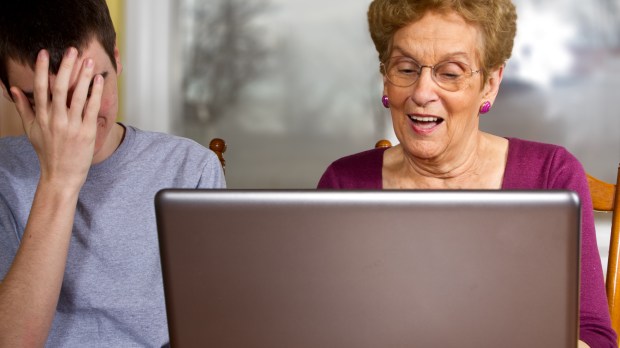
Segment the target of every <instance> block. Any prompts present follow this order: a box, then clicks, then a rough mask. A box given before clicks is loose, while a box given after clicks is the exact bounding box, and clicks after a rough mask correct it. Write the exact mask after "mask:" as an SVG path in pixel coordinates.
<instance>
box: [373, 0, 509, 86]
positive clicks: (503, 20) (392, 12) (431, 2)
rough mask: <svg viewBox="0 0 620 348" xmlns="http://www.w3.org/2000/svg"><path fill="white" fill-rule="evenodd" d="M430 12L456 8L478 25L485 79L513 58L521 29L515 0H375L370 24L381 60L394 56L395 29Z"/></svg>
mask: <svg viewBox="0 0 620 348" xmlns="http://www.w3.org/2000/svg"><path fill="white" fill-rule="evenodd" d="M428 12H438V13H449V12H456V13H457V14H459V15H460V16H461V17H463V19H465V21H466V22H468V23H470V24H472V25H474V26H476V27H478V29H479V30H480V34H481V37H482V42H481V43H480V45H479V46H478V57H479V59H480V62H479V63H480V64H481V70H482V73H483V78H484V80H486V78H487V76H488V72H489V71H490V70H493V69H495V68H498V67H500V66H501V65H503V64H504V63H505V62H506V61H507V60H508V58H510V54H511V53H512V45H513V42H514V37H515V35H516V32H517V24H516V21H517V13H516V10H515V6H514V5H513V4H512V1H511V0H373V1H372V3H371V4H370V7H369V8H368V27H369V31H370V36H371V38H372V41H373V42H374V44H375V48H376V49H377V52H378V53H379V61H380V62H385V61H386V60H387V59H388V58H389V57H390V54H391V50H392V38H393V37H394V33H396V31H398V30H399V29H401V28H403V27H405V26H407V25H409V24H411V23H413V22H415V21H417V20H419V19H421V18H422V17H423V16H424V15H425V14H426V13H428Z"/></svg>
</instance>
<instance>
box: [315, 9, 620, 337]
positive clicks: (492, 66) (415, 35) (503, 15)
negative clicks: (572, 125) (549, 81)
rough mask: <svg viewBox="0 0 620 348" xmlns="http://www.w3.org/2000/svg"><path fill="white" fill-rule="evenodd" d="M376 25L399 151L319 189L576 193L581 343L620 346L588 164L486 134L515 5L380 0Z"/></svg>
mask: <svg viewBox="0 0 620 348" xmlns="http://www.w3.org/2000/svg"><path fill="white" fill-rule="evenodd" d="M368 22H369V26H370V34H371V36H372V40H373V42H374V44H375V47H376V49H377V51H378V52H379V60H380V62H381V64H380V69H381V73H382V74H383V86H384V87H383V97H382V98H381V101H382V103H383V105H384V106H385V107H386V108H389V109H390V112H391V115H392V122H393V125H394V131H395V133H396V137H397V138H398V140H399V141H400V144H399V145H397V146H394V147H392V148H389V149H387V150H386V149H375V150H370V151H366V152H362V153H359V154H355V155H352V156H348V157H345V158H341V159H339V160H337V161H335V162H334V163H332V164H331V165H330V166H329V168H328V169H327V170H326V172H325V173H324V174H323V176H322V178H321V180H320V182H319V185H318V187H319V188H335V189H380V188H385V189H570V190H573V191H576V192H577V193H578V194H579V196H580V198H581V202H582V206H583V219H582V223H583V226H582V234H583V235H582V264H581V272H582V274H581V296H580V340H581V341H582V342H580V344H581V345H584V342H585V343H587V344H588V345H590V346H591V347H612V346H613V347H615V346H616V334H615V332H614V331H613V330H612V329H611V327H610V319H609V313H608V309H607V301H606V297H605V291H604V288H603V276H602V269H601V263H600V260H599V254H598V249H597V246H596V237H595V232H594V222H593V214H592V204H591V201H590V196H589V191H588V186H587V185H588V184H587V182H586V177H585V174H584V171H583V168H582V166H581V164H580V163H579V162H578V161H577V159H576V158H575V157H574V156H573V155H571V154H570V153H569V152H567V151H566V150H565V149H564V148H561V147H558V146H554V145H547V144H541V143H535V142H530V141H525V140H521V139H516V138H502V137H498V136H495V135H492V134H488V133H485V132H482V131H480V130H479V128H478V123H479V116H480V114H484V113H486V112H488V111H489V109H490V108H491V107H492V105H493V103H494V101H495V98H496V96H497V93H498V91H499V86H500V82H501V81H502V76H503V73H504V64H505V62H506V60H507V59H508V58H509V57H510V54H511V50H512V45H513V39H514V36H515V32H516V12H515V8H514V5H513V4H512V3H511V1H510V0H469V1H468V0H375V1H373V2H372V3H371V5H370V8H369V10H368ZM532 315H535V313H533V314H532Z"/></svg>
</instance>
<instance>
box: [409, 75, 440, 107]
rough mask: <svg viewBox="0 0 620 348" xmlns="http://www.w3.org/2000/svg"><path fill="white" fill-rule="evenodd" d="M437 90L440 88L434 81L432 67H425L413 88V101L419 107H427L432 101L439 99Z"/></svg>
mask: <svg viewBox="0 0 620 348" xmlns="http://www.w3.org/2000/svg"><path fill="white" fill-rule="evenodd" d="M425 68H428V69H425ZM437 88H439V86H438V85H437V83H435V80H433V77H432V69H431V67H427V66H424V67H422V68H421V71H420V77H419V78H418V80H417V81H416V82H415V83H414V84H413V85H412V86H411V99H413V101H414V102H415V103H416V104H417V105H420V106H423V105H426V104H428V103H429V102H430V101H433V100H436V99H437V93H436V91H437Z"/></svg>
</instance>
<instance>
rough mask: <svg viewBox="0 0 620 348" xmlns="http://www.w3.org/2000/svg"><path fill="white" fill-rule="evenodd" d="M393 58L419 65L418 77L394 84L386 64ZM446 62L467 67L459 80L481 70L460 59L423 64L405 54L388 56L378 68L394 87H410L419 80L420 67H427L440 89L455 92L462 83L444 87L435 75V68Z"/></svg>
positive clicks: (468, 77)
mask: <svg viewBox="0 0 620 348" xmlns="http://www.w3.org/2000/svg"><path fill="white" fill-rule="evenodd" d="M394 59H403V60H409V61H411V62H413V63H415V64H416V65H417V66H419V67H420V69H419V70H418V77H417V78H416V79H415V80H414V81H413V82H411V83H410V84H407V85H403V84H396V83H395V82H394V81H392V80H390V76H389V74H388V66H389V63H390V61H391V60H394ZM448 63H455V64H459V65H464V66H465V67H466V68H467V69H469V74H468V75H467V72H466V76H464V77H463V78H462V80H461V81H465V80H468V79H470V78H471V77H472V76H474V74H477V73H479V72H480V71H481V69H478V70H473V69H472V68H471V66H470V65H469V64H467V63H464V62H461V61H457V60H446V61H443V62H439V63H437V64H435V65H423V64H420V63H418V62H417V61H416V60H415V59H413V58H409V57H405V56H395V57H390V58H388V60H387V62H381V63H380V64H379V68H380V69H381V72H382V73H383V75H384V76H385V78H386V79H387V80H388V82H389V83H391V84H392V85H394V86H396V87H411V86H413V85H414V84H415V83H416V82H418V81H419V80H420V77H421V76H422V69H424V68H429V69H431V79H432V80H433V81H434V82H435V83H436V84H437V86H439V87H441V88H442V89H444V90H446V91H449V92H456V91H459V90H461V89H463V85H455V86H456V87H457V88H456V89H454V88H446V83H445V82H440V81H438V80H437V78H436V77H435V68H436V67H437V66H441V65H442V64H448ZM448 86H449V84H448Z"/></svg>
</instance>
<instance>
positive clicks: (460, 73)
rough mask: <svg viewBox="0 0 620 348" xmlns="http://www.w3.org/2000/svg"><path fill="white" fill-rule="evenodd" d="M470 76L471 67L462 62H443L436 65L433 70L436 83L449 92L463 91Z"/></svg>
mask: <svg viewBox="0 0 620 348" xmlns="http://www.w3.org/2000/svg"><path fill="white" fill-rule="evenodd" d="M470 74H471V70H470V69H469V66H468V65H467V64H465V63H461V62H443V63H440V64H437V65H435V68H434V69H433V77H434V78H435V82H437V84H438V85H439V86H441V87H442V88H444V89H446V90H449V91H456V90H459V89H461V88H462V87H463V83H464V82H465V80H466V78H467V77H468V76H469V75H470Z"/></svg>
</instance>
